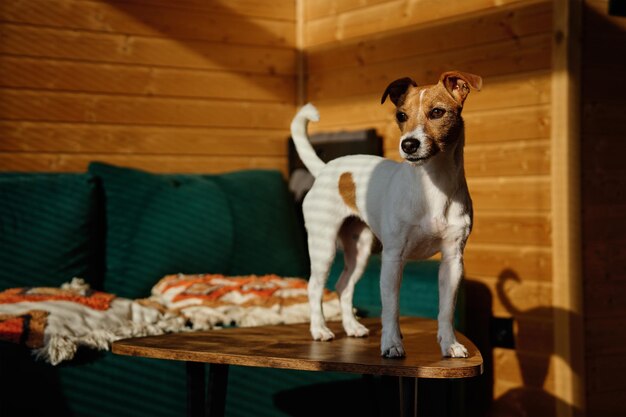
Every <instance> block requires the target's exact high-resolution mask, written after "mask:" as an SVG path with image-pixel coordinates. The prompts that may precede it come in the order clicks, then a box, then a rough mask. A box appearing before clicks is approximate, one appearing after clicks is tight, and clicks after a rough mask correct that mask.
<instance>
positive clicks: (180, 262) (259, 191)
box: [0, 163, 308, 298]
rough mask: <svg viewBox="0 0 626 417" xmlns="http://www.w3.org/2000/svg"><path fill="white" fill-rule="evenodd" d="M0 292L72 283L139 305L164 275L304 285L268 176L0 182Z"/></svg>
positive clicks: (121, 174)
mask: <svg viewBox="0 0 626 417" xmlns="http://www.w3.org/2000/svg"><path fill="white" fill-rule="evenodd" d="M0 201H2V204H1V205H0V289H2V288H9V287H17V286H58V285H60V284H61V283H63V282H66V281H69V280H71V278H72V277H74V276H79V277H83V278H86V279H87V280H88V281H89V282H90V283H91V284H92V285H93V286H94V287H95V288H104V289H105V290H106V291H110V292H113V293H115V294H117V295H119V296H123V297H128V298H140V297H147V296H149V295H150V289H151V287H152V286H153V285H154V284H155V283H156V282H157V281H158V280H159V279H160V278H162V277H163V276H164V275H166V274H174V273H179V272H180V273H221V274H225V275H239V274H266V273H274V274H278V275H283V276H301V277H307V275H308V272H307V271H308V264H307V255H306V246H305V239H304V236H303V233H302V231H301V228H300V227H299V226H298V224H297V220H296V215H295V208H294V206H293V203H292V198H291V196H290V195H289V191H288V190H287V186H286V183H285V181H284V179H283V178H282V176H281V174H280V173H279V172H277V171H261V170H256V171H241V172H236V173H229V174H222V175H163V174H150V173H147V172H144V171H140V170H135V169H129V168H122V167H116V166H113V165H108V164H104V163H92V164H91V165H90V167H89V172H88V173H86V174H11V173H3V174H0Z"/></svg>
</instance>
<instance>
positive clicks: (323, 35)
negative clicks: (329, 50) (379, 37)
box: [306, 0, 515, 46]
mask: <svg viewBox="0 0 626 417" xmlns="http://www.w3.org/2000/svg"><path fill="white" fill-rule="evenodd" d="M513 1H515V0H513ZM513 1H511V0H504V1H498V2H496V1H493V0H473V1H449V2H444V3H442V2H439V1H436V0H421V1H408V0H396V1H387V2H384V3H379V4H373V2H372V3H371V4H369V7H363V8H359V9H355V10H348V11H346V12H345V13H336V14H332V15H330V16H328V17H325V18H321V19H316V20H313V21H310V22H309V23H308V28H307V37H306V42H307V45H309V46H314V45H319V44H323V43H328V42H334V41H340V40H343V39H349V38H355V37H360V36H365V35H371V34H375V33H380V32H384V31H388V30H390V29H395V28H398V27H406V26H410V25H419V24H423V23H426V22H431V21H436V20H440V19H447V18H453V17H457V16H460V15H467V14H471V13H475V12H481V11H485V10H488V9H490V8H492V7H494V6H496V5H503V4H507V3H511V2H513Z"/></svg>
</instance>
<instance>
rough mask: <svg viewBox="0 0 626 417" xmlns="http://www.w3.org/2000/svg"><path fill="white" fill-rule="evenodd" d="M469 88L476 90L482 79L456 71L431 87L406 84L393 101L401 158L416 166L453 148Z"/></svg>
mask: <svg viewBox="0 0 626 417" xmlns="http://www.w3.org/2000/svg"><path fill="white" fill-rule="evenodd" d="M392 84H393V83H392ZM470 86H471V87H472V88H476V89H480V87H481V86H482V79H481V78H480V77H478V76H476V75H473V74H467V73H462V72H458V71H452V72H446V73H444V74H442V75H441V78H440V80H439V83H437V84H434V85H427V86H416V85H412V84H407V85H406V89H405V91H404V93H403V94H402V95H401V96H399V97H397V99H396V101H395V102H394V104H396V107H397V109H396V120H397V122H398V126H399V127H400V130H401V132H402V136H401V138H400V155H401V156H402V157H403V158H404V159H406V160H408V161H410V162H415V163H418V162H422V161H425V160H427V159H429V158H430V157H432V156H434V155H436V154H437V153H439V152H446V151H448V149H450V148H453V147H454V145H455V144H456V142H457V141H458V139H459V137H460V133H461V131H462V129H463V119H462V118H461V111H462V109H463V103H464V101H465V98H466V97H467V94H469V91H470ZM388 89H389V88H388Z"/></svg>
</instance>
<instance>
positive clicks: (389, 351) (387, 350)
mask: <svg viewBox="0 0 626 417" xmlns="http://www.w3.org/2000/svg"><path fill="white" fill-rule="evenodd" d="M380 352H381V356H383V357H385V358H404V357H405V356H406V353H405V352H404V345H403V344H402V339H401V338H400V335H399V334H398V337H384V336H383V337H382V339H381V341H380Z"/></svg>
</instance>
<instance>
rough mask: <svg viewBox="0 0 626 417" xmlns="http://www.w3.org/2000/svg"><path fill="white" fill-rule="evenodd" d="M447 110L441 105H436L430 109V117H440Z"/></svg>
mask: <svg viewBox="0 0 626 417" xmlns="http://www.w3.org/2000/svg"><path fill="white" fill-rule="evenodd" d="M445 112H446V111H445V110H444V109H440V108H439V107H435V108H434V109H432V110H431V111H430V118H431V119H439V118H440V117H442V116H443V115H444V114H445Z"/></svg>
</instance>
